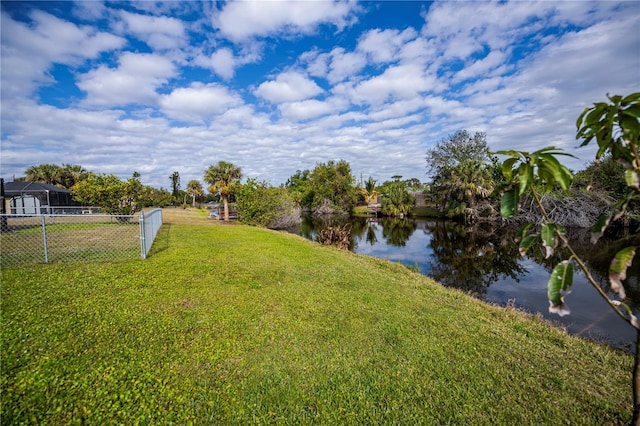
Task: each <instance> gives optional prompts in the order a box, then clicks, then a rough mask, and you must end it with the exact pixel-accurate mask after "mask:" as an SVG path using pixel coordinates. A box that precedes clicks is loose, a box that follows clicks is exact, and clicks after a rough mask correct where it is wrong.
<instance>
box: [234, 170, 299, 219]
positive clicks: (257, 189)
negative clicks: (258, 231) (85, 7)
mask: <svg viewBox="0 0 640 426" xmlns="http://www.w3.org/2000/svg"><path fill="white" fill-rule="evenodd" d="M236 208H237V210H238V217H239V218H240V220H242V221H243V222H244V223H247V224H249V225H257V226H264V227H267V228H271V229H282V228H287V227H289V226H292V225H295V224H297V223H299V222H300V209H299V207H298V205H297V203H296V202H295V201H294V199H293V196H292V195H291V193H290V192H289V191H287V189H285V188H276V187H273V186H270V185H269V184H267V183H266V182H258V181H257V180H255V179H249V180H248V181H247V183H246V184H244V185H240V186H238V189H237V191H236Z"/></svg>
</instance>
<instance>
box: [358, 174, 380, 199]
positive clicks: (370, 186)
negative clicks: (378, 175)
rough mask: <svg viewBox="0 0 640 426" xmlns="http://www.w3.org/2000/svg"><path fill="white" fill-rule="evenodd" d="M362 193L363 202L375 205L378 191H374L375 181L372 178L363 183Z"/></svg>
mask: <svg viewBox="0 0 640 426" xmlns="http://www.w3.org/2000/svg"><path fill="white" fill-rule="evenodd" d="M362 192H363V193H364V200H365V202H366V203H367V204H375V202H376V200H377V199H378V191H376V181H375V179H374V178H372V177H371V176H369V179H368V180H367V181H366V182H365V183H364V188H362Z"/></svg>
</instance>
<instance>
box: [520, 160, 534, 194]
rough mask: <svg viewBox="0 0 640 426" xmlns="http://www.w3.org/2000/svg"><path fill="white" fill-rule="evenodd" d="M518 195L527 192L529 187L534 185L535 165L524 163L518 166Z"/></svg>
mask: <svg viewBox="0 0 640 426" xmlns="http://www.w3.org/2000/svg"><path fill="white" fill-rule="evenodd" d="M518 183H519V185H518V195H523V194H526V193H527V191H528V190H529V187H531V186H532V185H533V166H532V165H531V164H529V163H522V164H521V165H520V167H518Z"/></svg>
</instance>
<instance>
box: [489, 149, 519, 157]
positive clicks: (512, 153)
mask: <svg viewBox="0 0 640 426" xmlns="http://www.w3.org/2000/svg"><path fill="white" fill-rule="evenodd" d="M495 154H498V155H508V156H509V157H516V158H520V157H522V154H523V153H522V152H521V151H516V150H513V149H507V150H502V151H496V152H495Z"/></svg>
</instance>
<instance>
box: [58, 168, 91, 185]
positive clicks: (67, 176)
mask: <svg viewBox="0 0 640 426" xmlns="http://www.w3.org/2000/svg"><path fill="white" fill-rule="evenodd" d="M87 176H89V172H88V171H87V170H86V169H85V168H84V167H82V166H78V165H75V164H73V165H72V164H63V165H62V167H61V168H60V184H61V185H62V186H64V187H65V188H67V189H70V188H71V187H72V186H73V185H75V184H76V183H78V182H80V181H81V180H84V179H86V178H87Z"/></svg>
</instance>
